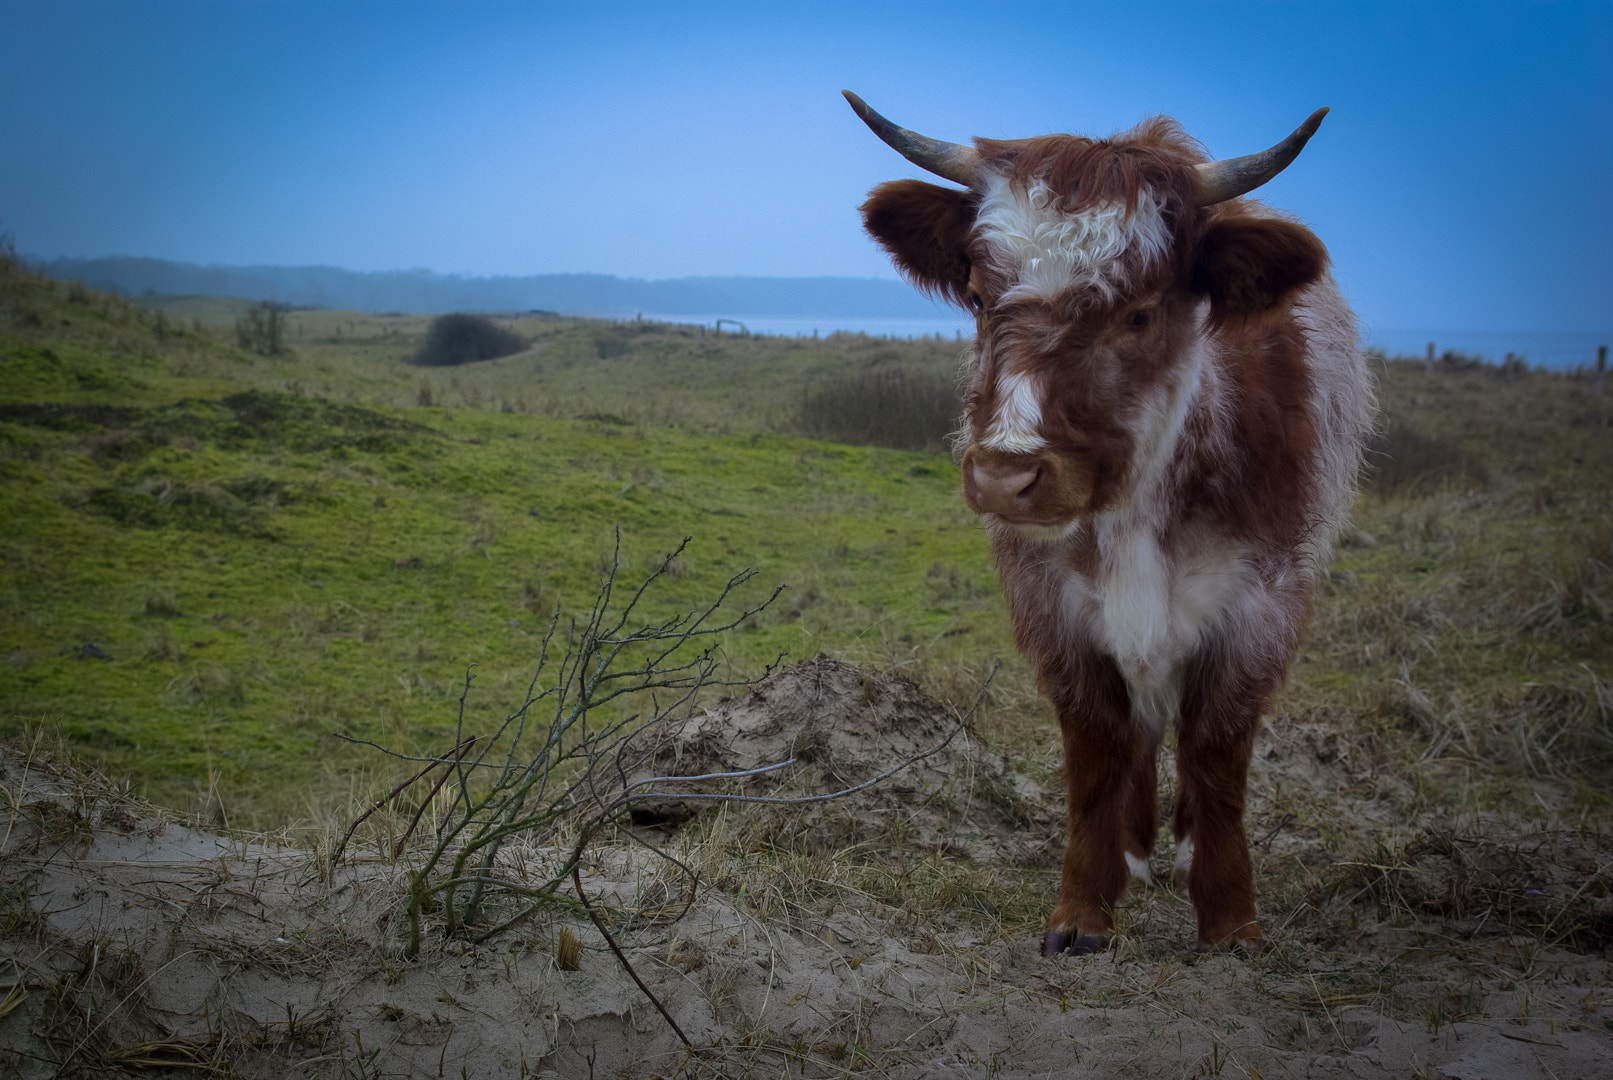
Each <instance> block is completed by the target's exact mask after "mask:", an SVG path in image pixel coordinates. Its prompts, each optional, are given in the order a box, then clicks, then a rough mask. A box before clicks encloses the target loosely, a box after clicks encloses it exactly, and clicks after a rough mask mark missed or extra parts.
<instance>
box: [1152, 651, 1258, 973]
mask: <svg viewBox="0 0 1613 1080" xmlns="http://www.w3.org/2000/svg"><path fill="white" fill-rule="evenodd" d="M1277 677H1280V674H1279V676H1277ZM1277 677H1271V678H1264V679H1263V678H1259V677H1238V676H1237V675H1236V674H1235V673H1227V672H1217V671H1214V670H1210V665H1208V664H1205V665H1203V666H1201V667H1200V669H1199V670H1198V671H1196V672H1195V673H1194V674H1193V676H1192V677H1190V678H1189V680H1188V687H1187V691H1186V693H1185V694H1184V695H1183V700H1182V715H1181V720H1180V727H1179V731H1178V735H1177V744H1176V772H1177V796H1176V813H1175V816H1174V820H1173V822H1172V827H1171V831H1172V832H1173V833H1174V834H1175V837H1176V845H1177V864H1176V878H1177V881H1178V882H1182V881H1183V880H1184V879H1185V883H1186V885H1187V889H1188V895H1189V896H1190V897H1191V899H1192V901H1193V909H1194V911H1195V912H1196V913H1197V915H1198V924H1199V944H1200V946H1201V947H1221V948H1227V947H1242V948H1245V949H1248V950H1249V951H1251V952H1258V951H1259V950H1260V949H1261V948H1262V946H1263V945H1264V939H1263V937H1262V936H1261V933H1260V923H1259V922H1258V921H1257V920H1256V918H1255V884H1254V868H1253V865H1252V864H1251V862H1250V860H1249V840H1248V836H1247V834H1246V833H1245V832H1244V827H1243V814H1244V804H1245V797H1246V789H1247V786H1248V781H1249V758H1250V754H1251V751H1252V749H1253V746H1254V737H1255V730H1256V728H1257V727H1258V725H1259V722H1260V713H1261V710H1262V709H1263V707H1264V706H1265V703H1266V701H1267V700H1268V698H1269V697H1270V695H1271V693H1272V692H1273V690H1274V689H1275V685H1276V681H1277Z"/></svg>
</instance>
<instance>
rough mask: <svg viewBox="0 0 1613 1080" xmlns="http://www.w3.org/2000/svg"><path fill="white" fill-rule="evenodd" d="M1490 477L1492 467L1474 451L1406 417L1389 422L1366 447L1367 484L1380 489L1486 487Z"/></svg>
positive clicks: (1408, 489)
mask: <svg viewBox="0 0 1613 1080" xmlns="http://www.w3.org/2000/svg"><path fill="white" fill-rule="evenodd" d="M1489 480H1490V475H1489V470H1488V469H1486V468H1485V467H1484V463H1483V462H1481V461H1479V460H1478V459H1477V458H1475V457H1474V456H1473V455H1472V454H1469V453H1468V452H1467V451H1465V450H1463V449H1462V448H1461V447H1459V446H1456V445H1454V444H1452V443H1449V442H1446V441H1444V440H1442V439H1437V438H1432V437H1430V436H1428V435H1425V434H1423V433H1422V432H1421V431H1419V430H1418V429H1417V428H1416V426H1414V425H1412V424H1409V423H1407V422H1405V421H1403V420H1393V421H1390V423H1389V424H1388V426H1387V427H1385V428H1384V429H1383V430H1382V431H1380V432H1378V433H1377V435H1376V436H1375V437H1374V438H1373V440H1372V442H1371V443H1370V445H1369V446H1368V447H1367V483H1368V484H1369V485H1370V486H1372V487H1374V488H1376V489H1378V490H1380V491H1396V492H1403V491H1413V490H1417V489H1419V488H1438V487H1441V486H1446V485H1449V486H1470V487H1483V486H1484V485H1485V484H1487V483H1489Z"/></svg>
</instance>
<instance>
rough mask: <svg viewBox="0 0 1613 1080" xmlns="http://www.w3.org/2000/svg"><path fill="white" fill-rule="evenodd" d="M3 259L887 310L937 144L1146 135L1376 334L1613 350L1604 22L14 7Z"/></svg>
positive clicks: (1238, 6) (1386, 7)
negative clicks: (414, 273) (882, 225)
mask: <svg viewBox="0 0 1613 1080" xmlns="http://www.w3.org/2000/svg"><path fill="white" fill-rule="evenodd" d="M0 27H3V28H4V29H3V31H0V228H3V229H5V230H7V231H9V232H11V233H12V234H13V236H14V237H15V241H16V244H17V247H18V249H19V250H21V251H23V252H27V253H30V254H34V255H40V256H46V257H49V256H58V255H71V256H95V255H113V254H126V255H150V256H156V257H160V258H168V259H180V260H188V261H195V262H203V263H232V264H247V263H266V264H283V265H284V264H309V263H320V264H328V265H336V266H343V267H348V268H351V269H356V270H382V269H402V268H412V267H424V268H428V269H432V270H437V271H440V272H452V273H465V274H534V273H554V272H569V271H594V272H601V273H610V274H619V275H623V276H633V277H652V278H660V277H679V276H683V275H691V274H718V275H725V274H761V275H772V276H800V275H849V276H877V277H890V276H893V272H892V271H891V269H890V267H889V265H888V263H887V262H886V261H885V260H884V258H883V257H882V255H881V254H880V253H879V252H878V251H877V250H876V249H875V248H874V247H873V245H872V244H870V243H869V242H868V241H867V240H866V239H865V238H864V237H863V236H862V234H861V231H860V228H859V225H858V221H857V217H856V213H855V208H856V206H857V204H858V203H859V202H860V201H861V199H862V198H863V196H864V195H865V194H866V192H867V191H868V189H869V188H870V187H872V186H873V185H874V184H877V183H879V182H880V181H882V180H887V179H892V178H895V177H900V176H908V175H915V171H914V170H913V168H912V167H911V166H909V165H907V163H906V162H904V161H902V160H901V159H900V158H898V157H897V156H896V155H895V154H894V153H892V152H891V151H889V150H888V149H886V148H885V147H884V146H883V145H881V144H880V143H879V142H877V141H876V140H875V139H874V138H873V136H872V135H870V134H869V133H868V132H867V130H866V129H864V128H863V127H862V125H861V124H860V123H859V122H858V121H857V120H856V118H855V117H854V116H853V114H852V113H851V111H850V110H849V109H848V108H847V107H846V105H845V104H844V102H843V101H842V100H841V98H840V95H839V91H840V90H841V88H842V87H846V88H850V89H853V90H855V91H857V92H858V93H860V94H861V95H862V96H863V97H865V98H866V99H867V100H868V101H869V102H870V103H871V104H872V105H873V106H874V107H875V108H877V109H879V110H881V111H882V112H884V113H886V115H888V116H890V117H892V118H893V119H895V120H897V121H898V122H899V123H902V124H905V125H906V126H909V127H913V128H917V129H919V130H921V131H924V132H925V133H927V134H930V135H934V136H937V137H941V138H947V139H952V140H956V141H963V140H965V139H967V138H968V137H969V136H971V135H991V136H999V137H1016V136H1023V135H1031V134H1038V133H1044V132H1050V131H1076V132H1080V133H1085V134H1108V133H1111V132H1114V131H1117V130H1122V129H1124V128H1126V127H1129V126H1131V125H1132V124H1134V123H1136V122H1137V121H1138V120H1139V119H1141V118H1142V117H1144V116H1147V115H1150V114H1154V113H1165V114H1168V115H1171V116H1175V117H1176V118H1178V119H1179V120H1180V121H1182V123H1183V124H1184V126H1185V127H1186V128H1187V130H1188V131H1189V132H1190V133H1192V134H1193V135H1195V136H1196V137H1198V138H1199V139H1200V140H1201V141H1203V142H1204V143H1205V144H1206V146H1207V147H1208V148H1209V149H1210V151H1211V152H1212V153H1214V154H1216V155H1218V156H1231V155H1235V154H1241V153H1247V152H1249V151H1252V150H1256V149H1259V148H1262V147H1264V146H1266V145H1268V144H1270V143H1272V142H1275V141H1276V140H1277V139H1279V138H1281V137H1282V136H1283V135H1285V134H1286V133H1287V132H1288V131H1290V130H1291V129H1292V128H1293V127H1294V126H1295V125H1296V124H1298V123H1299V121H1301V120H1302V119H1304V117H1305V116H1306V115H1307V114H1308V113H1309V112H1310V111H1311V110H1312V109H1314V108H1316V107H1317V106H1320V105H1327V106H1330V107H1331V108H1332V110H1333V111H1332V113H1331V115H1330V116H1329V117H1328V119H1327V121H1326V123H1324V124H1323V126H1322V129H1321V132H1320V133H1319V134H1318V135H1317V137H1316V138H1315V139H1314V140H1313V141H1312V143H1311V145H1310V147H1309V148H1308V149H1307V150H1306V151H1305V153H1304V154H1303V155H1302V156H1301V157H1300V159H1299V161H1298V162H1297V163H1296V164H1295V165H1294V166H1292V167H1291V168H1290V169H1289V170H1288V171H1287V172H1286V173H1284V174H1283V175H1282V176H1280V177H1279V178H1278V179H1277V180H1275V181H1274V182H1273V183H1271V184H1270V185H1268V187H1267V188H1266V189H1265V192H1264V194H1265V196H1266V197H1267V199H1268V200H1269V201H1270V202H1272V203H1273V204H1274V205H1277V206H1280V207H1283V208H1285V209H1288V210H1291V211H1293V212H1294V213H1296V214H1298V215H1299V216H1300V217H1301V218H1302V219H1304V220H1305V221H1307V222H1308V223H1310V224H1311V225H1312V226H1313V227H1314V228H1315V229H1316V231H1317V232H1318V233H1319V234H1320V235H1321V237H1322V238H1323V240H1324V241H1326V243H1327V244H1328V246H1329V248H1330V249H1331V251H1332V252H1333V256H1334V260H1335V269H1336V273H1337V275H1338V277H1339V278H1340V280H1341V282H1342V284H1343V286H1344V288H1345V290H1346V292H1347V294H1348V295H1349V296H1350V297H1351V298H1352V299H1353V300H1354V302H1355V303H1356V306H1357V308H1358V309H1359V310H1360V311H1361V313H1362V314H1363V316H1364V317H1365V318H1366V319H1367V320H1368V322H1369V323H1372V324H1376V325H1381V326H1419V327H1423V326H1426V327H1464V328H1474V329H1481V330H1532V331H1550V330H1563V331H1577V332H1602V331H1606V330H1610V329H1613V314H1610V311H1613V212H1610V210H1609V199H1610V193H1613V4H1609V3H1597V4H1551V3H1535V4H1506V5H1483V4H1440V3H1396V4H1380V3H1350V4H1307V5H1299V4H1292V3H1284V4H1245V3H1237V2H1233V0H1225V2H1219V3H1187V4H1117V3H1103V4H1079V3H1077V4H1036V3H984V2H976V3H969V4H948V3H927V4H907V5H904V4H881V3H875V2H869V0H864V2H862V3H855V4H840V5H837V4H821V3H818V4H812V5H810V6H799V7H788V6H784V5H760V4H745V5H733V6H724V5H709V4H700V3H694V2H686V3H682V4H676V5H674V4H609V3H599V4H592V5H578V4H575V3H568V4H560V5H551V4H543V3H527V4H493V3H472V2H462V3H432V4H397V3H368V2H365V3H318V4H308V3H296V2H273V3H270V2H231V3H225V2H219V3H158V2H124V3H79V2H74V0H52V2H50V3H17V2H13V0H0Z"/></svg>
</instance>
